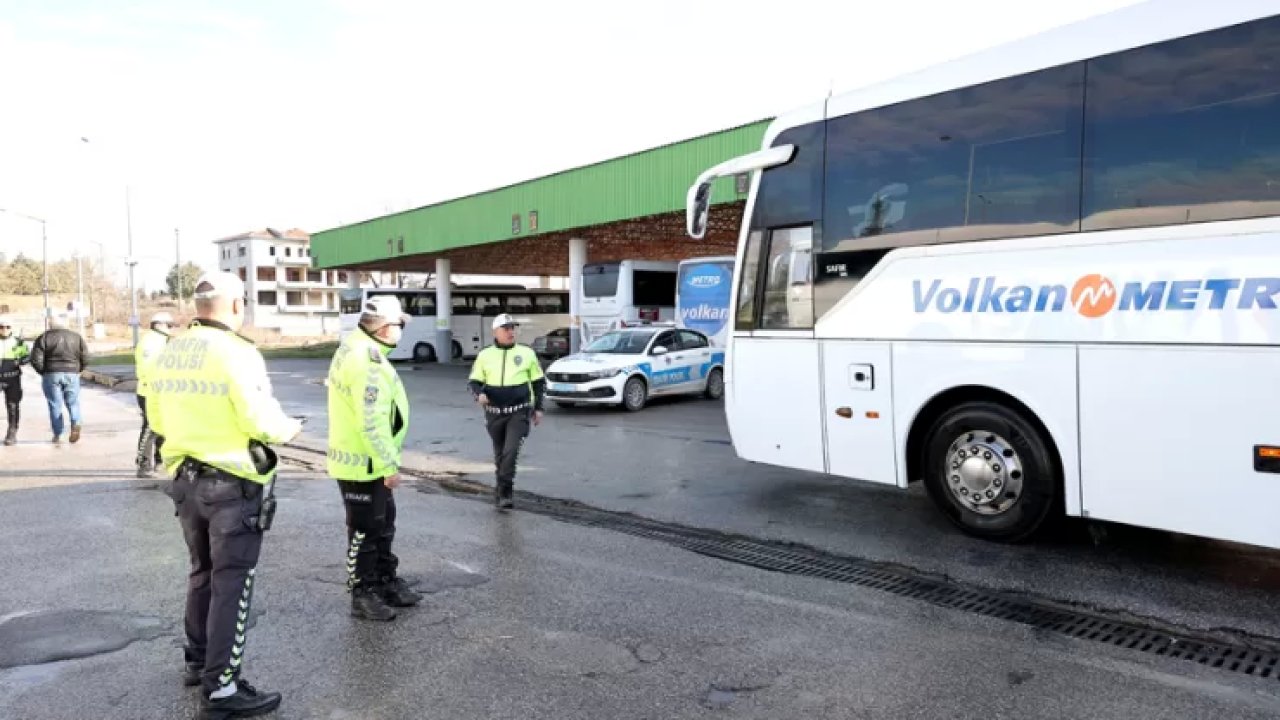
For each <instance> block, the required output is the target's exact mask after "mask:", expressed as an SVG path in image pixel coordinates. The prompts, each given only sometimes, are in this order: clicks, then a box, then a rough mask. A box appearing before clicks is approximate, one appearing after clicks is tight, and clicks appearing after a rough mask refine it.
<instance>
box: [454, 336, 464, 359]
mask: <svg viewBox="0 0 1280 720" xmlns="http://www.w3.org/2000/svg"><path fill="white" fill-rule="evenodd" d="M453 359H454V360H461V359H462V344H461V343H459V342H458V341H457V340H454V341H453Z"/></svg>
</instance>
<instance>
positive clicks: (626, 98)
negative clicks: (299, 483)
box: [0, 0, 1134, 288]
mask: <svg viewBox="0 0 1280 720" xmlns="http://www.w3.org/2000/svg"><path fill="white" fill-rule="evenodd" d="M1131 4H1134V3H1133V0H1074V1H1073V2H1070V3H1059V2H1054V3H1042V2H1028V1H1027V0H968V1H967V2H964V3H954V2H946V3H944V2H943V1H942V0H894V1H893V2H885V3H875V2H837V1H836V0H786V1H785V2H769V3H760V2H754V1H753V0H705V1H703V0H646V1H645V2H635V3H622V2H600V1H599V0H582V1H577V0H574V1H569V0H543V1H541V2H508V1H504V0H493V1H492V2H487V3H485V2H469V3H461V2H449V3H444V2H439V3H438V2H429V1H425V0H265V1H264V0H135V1H128V0H117V1H114V2H104V1H102V0H0V68H4V71H3V73H2V74H0V78H2V81H0V82H2V85H0V88H2V92H3V103H2V104H0V108H3V111H2V112H0V208H6V209H11V210H16V211H19V212H24V213H27V214H30V215H38V216H42V217H44V218H46V219H47V220H48V227H49V237H50V257H51V258H52V257H67V256H70V255H71V254H72V252H73V251H74V249H75V247H76V245H77V243H84V244H83V247H84V248H85V251H86V253H88V254H91V255H93V256H94V257H97V256H98V255H99V253H100V250H99V247H98V246H97V245H94V244H92V243H91V242H90V241H96V242H101V243H103V244H104V245H105V253H106V255H107V263H108V265H109V266H111V267H113V268H122V266H123V259H124V257H125V254H126V223H125V187H126V185H127V186H129V187H130V188H131V207H132V226H133V242H134V252H135V255H137V256H139V259H140V262H141V264H140V266H139V272H140V274H139V282H140V284H145V285H146V286H148V287H152V288H154V287H158V286H159V284H160V283H161V281H162V280H161V279H162V278H163V276H164V273H165V272H167V270H168V268H169V267H170V266H171V265H172V263H173V257H174V229H175V228H179V229H180V230H181V233H182V253H183V257H184V260H185V259H193V260H195V261H196V262H198V263H200V264H202V265H204V266H206V267H211V266H214V265H216V262H217V261H216V252H215V250H214V248H213V245H212V244H211V241H212V240H214V239H216V238H219V237H225V236H227V235H233V234H236V233H239V232H242V231H246V230H250V229H254V228H261V227H266V226H271V227H276V228H279V229H282V230H283V229H287V228H290V227H301V228H303V229H304V230H308V231H311V232H315V231H318V230H322V229H327V228H331V227H335V226H337V225H341V224H345V223H350V222H355V221H358V220H362V219H365V218H369V217H373V216H377V215H381V214H384V213H386V212H388V211H396V210H404V209H408V208H412V207H416V206H420V205H424V204H428V203H431V202H436V201H439V200H444V199H447V198H450V197H455V196H458V195H464V194H467V193H471V192H476V191H480V190H484V189H487V188H491V187H495V186H499V185H503V184H507V183H511V182H516V181H519V180H523V179H527V178H531V177H536V176H538V175H542V174H546V173H550V172H554V171H557V170H561V169H564V168H568V167H572V166H576V165H581V164H585V163H589V162H595V161H598V160H602V159H606V158H609V157H614V156H617V155H621V154H625V153H628V152H633V151H637V150H643V149H645V148H648V147H652V146H654V145H660V144H663V143H668V142H672V141H675V140H679V139H682V138H685V137H690V136H693V135H698V134H702V133H706V132H711V131H714V130H718V129H721V128H725V127H731V126H734V125H740V124H743V123H747V122H751V121H754V120H758V119H761V118H764V117H769V116H772V115H777V114H779V113H782V112H785V111H787V110H789V109H793V108H795V107H798V106H803V105H807V104H809V103H812V102H815V101H817V100H820V99H821V98H822V97H824V96H825V95H826V94H827V93H828V91H829V90H834V91H835V92H836V93H839V92H841V91H843V90H848V89H851V88H854V87H857V86H859V85H862V84H864V83H868V82H872V81H876V80H880V79H884V78H887V77H891V76H893V75H895V74H898V73H901V72H905V71H909V70H913V69H918V68H921V67H925V66H928V65H932V64H934V63H937V62H941V61H945V60H947V59H950V58H954V57H957V56H960V55H964V54H968V53H970V52H973V51H976V50H979V49H982V48H985V47H989V46H991V45H994V44H998V43H1000V42H1003V41H1007V40H1011V39H1015V38H1018V37H1023V36H1026V35H1029V34H1033V33H1035V32H1038V31H1041V30H1044V29H1047V28H1049V27H1053V26H1056V25H1061V24H1064V23H1067V22H1072V21H1075V20H1079V19H1082V18H1084V17H1088V16H1090V15H1095V14H1098V13H1102V12H1107V11H1109V10H1113V9H1116V8H1119V7H1122V6H1126V5H1131ZM108 6H109V7H110V9H107V8H108ZM82 138H87V139H88V142H85V141H83V140H82ZM39 239H40V227H39V225H38V224H35V223H31V222H25V221H22V220H21V219H18V218H15V217H13V216H12V215H7V214H4V213H0V252H4V253H6V254H8V255H9V256H10V257H12V256H13V255H14V254H16V253H17V252H18V251H19V250H21V251H23V252H25V253H27V254H28V255H29V256H36V257H38V256H39V252H40V245H39Z"/></svg>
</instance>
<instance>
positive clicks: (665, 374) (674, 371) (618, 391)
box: [547, 325, 724, 412]
mask: <svg viewBox="0 0 1280 720" xmlns="http://www.w3.org/2000/svg"><path fill="white" fill-rule="evenodd" d="M685 394H701V395H705V396H706V397H708V398H711V399H713V400H718V399H720V398H721V397H724V350H723V349H722V348H716V347H712V346H711V342H710V341H709V340H708V339H707V336H706V335H704V334H702V333H700V332H698V331H697V330H688V329H685V328H675V327H671V326H669V325H642V326H640V327H624V328H619V329H616V330H611V331H609V332H607V333H605V334H604V335H601V336H600V337H599V338H597V339H596V340H595V341H594V342H592V343H591V344H590V345H588V346H587V347H586V348H584V349H583V351H582V352H581V353H579V354H577V355H570V356H568V357H564V358H561V359H559V360H556V361H555V362H554V363H552V364H551V367H549V368H547V397H548V398H549V399H550V400H552V401H553V402H555V403H556V404H557V405H559V406H560V407H569V406H572V405H576V404H579V403H584V404H595V405H621V406H622V407H623V408H624V409H626V410H630V411H632V412H635V411H636V410H639V409H641V408H643V407H644V406H645V403H646V402H648V400H649V398H651V397H658V396H662V395H685Z"/></svg>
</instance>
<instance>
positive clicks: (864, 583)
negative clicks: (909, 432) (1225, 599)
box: [291, 446, 1280, 680]
mask: <svg viewBox="0 0 1280 720" xmlns="http://www.w3.org/2000/svg"><path fill="white" fill-rule="evenodd" d="M291 449H300V450H305V451H307V452H312V453H314V452H316V451H315V450H312V449H311V448H301V447H297V446H291ZM405 471H406V472H410V470H409V469H408V468H406V469H405ZM413 474H415V475H419V476H423V477H430V476H429V475H428V474H426V473H413ZM477 487H479V486H477ZM516 497H517V499H518V503H517V508H519V509H520V510H522V511H525V512H530V513H533V514H536V515H543V516H546V517H550V518H552V519H555V520H559V521H562V522H567V523H572V524H575V525H581V526H586V527H595V528H600V529H604V530H612V531H615V532H621V533H625V534H628V535H633V536H636V537H642V538H647V539H650V540H656V541H658V542H662V543H666V544H668V545H673V546H675V547H679V548H682V549H685V550H688V551H690V552H695V553H698V554H700V555H705V556H708V557H713V558H717V559H720V560H726V561H728V562H733V563H737V564H740V565H748V566H750V567H754V568H759V569H761V570H768V571H771V572H780V573H787V574H790V575H801V576H806V577H814V578H820V579H823V580H831V581H834V582H841V583H848V584H851V585H858V586H861V587H867V588H872V589H874V590H881V591H884V592H888V593H892V594H894V595H898V596H901V597H906V598H911V599H914V600H919V601H922V602H926V603H930V604H933V605H937V606H940V607H945V608H950V609H953V610H960V611H963V612H969V613H973V614H975V615H983V616H986V617H991V618H996V619H999V620H1008V621H1011V622H1016V623H1020V624H1023V625H1029V626H1031V627H1033V628H1036V629H1038V630H1043V631H1046V632H1052V633H1055V634H1058V635H1063V636H1066V637H1071V638H1076V639H1080V640H1089V641H1092V642H1099V643H1103V644H1106V645H1111V646H1114V647H1118V648H1123V649H1126V650H1136V651H1138V652H1141V653H1146V654H1150V655H1160V656H1164V657H1169V658H1176V659H1179V660H1185V661H1189V662H1194V663H1197V664H1200V665H1204V666H1207V667H1212V668H1219V669H1222V670H1227V671H1229V672H1233V673H1241V674H1244V675H1250V676H1253V677H1259V678H1272V679H1277V680H1280V643H1278V642H1276V641H1274V640H1270V639H1266V638H1253V637H1244V638H1243V639H1239V638H1235V637H1233V638H1230V639H1227V638H1215V637H1211V636H1209V635H1197V634H1195V633H1191V632H1186V631H1183V630H1178V629H1173V628H1161V627H1158V626H1156V625H1155V624H1154V623H1149V622H1148V623H1145V624H1144V623H1140V622H1133V621H1129V620H1120V619H1117V618H1111V617H1107V616H1106V615H1103V614H1101V613H1097V612H1090V611H1084V610H1080V609H1076V608H1072V607H1068V606H1062V605H1058V604H1055V603H1052V602H1049V601H1046V600H1040V599H1035V598H1031V597H1027V596H1025V595H1020V594H1017V593H1010V592H1001V591H998V590H988V589H985V588H981V587H978V586H973V585H967V584H965V583H960V582H955V581H951V580H945V579H939V578H935V577H929V576H927V575H924V574H921V573H917V572H915V571H912V570H910V569H907V568H904V567H901V566H895V565H889V564H887V563H878V562H873V561H870V560H865V559H861V558H855V557H849V556H845V555H837V554H834V553H829V552H825V551H823V550H819V549H816V548H811V547H806V546H801V545H793V544H789V543H784V542H777V541H769V540H760V539H755V538H750V537H744V536H735V535H728V534H725V533H720V532H716V531H713V530H704V529H700V528H693V527H687V526H683V525H677V524H675V523H667V522H660V521H657V520H649V519H646V518H642V517H638V516H635V515H629V514H625V513H618V512H611V511H608V510H600V509H597V508H593V507H589V506H586V505H582V504H580V503H575V502H571V501H564V500H556V499H554V498H547V497H542V496H539V495H533V494H530V493H527V492H523V491H520V492H517V493H516ZM484 499H485V501H486V502H487V501H488V498H487V496H486V497H485V498H484ZM1240 635H1243V633H1241V634H1240Z"/></svg>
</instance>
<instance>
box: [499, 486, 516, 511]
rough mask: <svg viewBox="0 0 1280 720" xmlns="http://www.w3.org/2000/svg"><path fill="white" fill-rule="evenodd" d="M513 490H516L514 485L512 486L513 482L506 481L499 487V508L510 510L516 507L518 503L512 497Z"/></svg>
mask: <svg viewBox="0 0 1280 720" xmlns="http://www.w3.org/2000/svg"><path fill="white" fill-rule="evenodd" d="M513 492H514V487H513V486H512V484H511V483H505V484H503V485H500V486H499V487H498V509H499V510H510V509H511V508H513V507H515V505H516V504H515V501H514V500H512V497H511V495H512V493H513Z"/></svg>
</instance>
